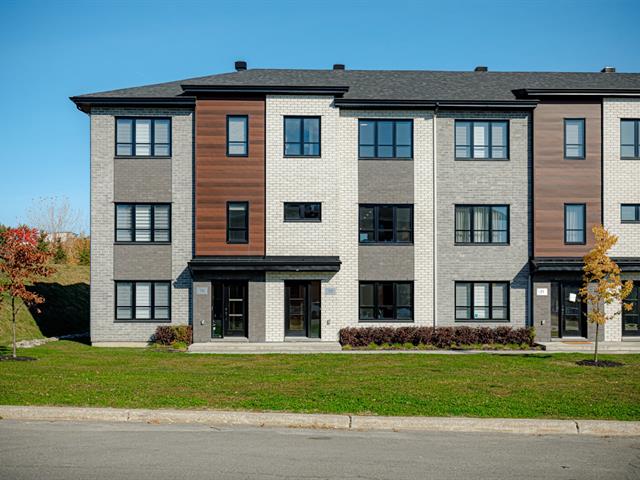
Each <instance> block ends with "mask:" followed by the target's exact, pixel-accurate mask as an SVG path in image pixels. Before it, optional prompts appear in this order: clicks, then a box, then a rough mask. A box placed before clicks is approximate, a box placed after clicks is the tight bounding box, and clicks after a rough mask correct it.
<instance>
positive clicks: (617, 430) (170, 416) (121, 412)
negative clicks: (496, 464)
mask: <svg viewBox="0 0 640 480" xmlns="http://www.w3.org/2000/svg"><path fill="white" fill-rule="evenodd" d="M0 419H6V420H47V421H94V422H125V423H126V422H131V423H151V424H199V425H211V426H245V427H248V426H251V427H279V428H318V429H334V430H353V431H385V430H386V431H398V432H400V431H414V432H416V431H423V432H485V433H491V432H493V433H519V434H527V435H593V436H640V422H621V421H609V420H535V419H519V418H463V417H378V416H369V415H325V414H302V413H276V412H233V411H216V410H168V409H167V410H147V409H124V408H123V409H120V408H84V407H32V406H26V407H22V406H10V405H6V406H3V405H0Z"/></svg>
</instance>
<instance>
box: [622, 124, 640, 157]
mask: <svg viewBox="0 0 640 480" xmlns="http://www.w3.org/2000/svg"><path fill="white" fill-rule="evenodd" d="M620 158H622V159H623V160H638V159H640V120H620Z"/></svg>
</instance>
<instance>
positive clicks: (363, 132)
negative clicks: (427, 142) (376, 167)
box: [358, 120, 413, 158]
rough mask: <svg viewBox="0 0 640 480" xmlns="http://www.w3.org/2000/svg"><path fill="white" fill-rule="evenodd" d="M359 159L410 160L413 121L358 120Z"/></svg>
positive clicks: (411, 155)
mask: <svg viewBox="0 0 640 480" xmlns="http://www.w3.org/2000/svg"><path fill="white" fill-rule="evenodd" d="M358 129H359V136H358V138H359V140H358V142H359V143H358V155H359V157H360V158H412V157H413V120H360V121H359V122H358Z"/></svg>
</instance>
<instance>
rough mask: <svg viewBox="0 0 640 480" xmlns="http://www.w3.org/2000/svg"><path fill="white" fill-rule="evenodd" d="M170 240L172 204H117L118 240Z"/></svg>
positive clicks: (147, 241)
mask: <svg viewBox="0 0 640 480" xmlns="http://www.w3.org/2000/svg"><path fill="white" fill-rule="evenodd" d="M170 241H171V206H170V205H168V204H158V205H154V204H130V203H129V204H125V203H118V204H116V242H146V243H149V242H170Z"/></svg>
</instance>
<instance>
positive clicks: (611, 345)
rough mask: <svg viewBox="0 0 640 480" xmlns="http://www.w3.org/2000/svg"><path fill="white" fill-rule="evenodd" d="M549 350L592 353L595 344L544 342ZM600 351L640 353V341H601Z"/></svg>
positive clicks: (587, 342) (583, 342) (599, 344)
mask: <svg viewBox="0 0 640 480" xmlns="http://www.w3.org/2000/svg"><path fill="white" fill-rule="evenodd" d="M541 345H544V347H545V350H546V351H547V352H580V353H582V352H585V353H591V352H593V350H594V347H595V344H594V342H590V341H570V340H569V341H554V342H542V343H541ZM598 352H599V353H640V342H599V343H598Z"/></svg>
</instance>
